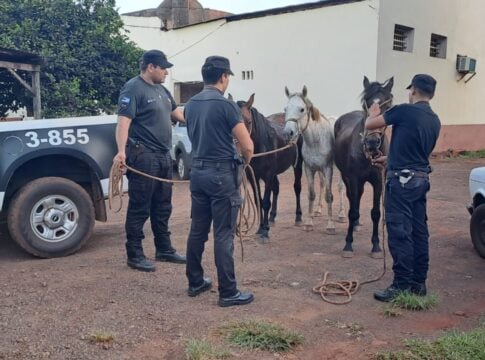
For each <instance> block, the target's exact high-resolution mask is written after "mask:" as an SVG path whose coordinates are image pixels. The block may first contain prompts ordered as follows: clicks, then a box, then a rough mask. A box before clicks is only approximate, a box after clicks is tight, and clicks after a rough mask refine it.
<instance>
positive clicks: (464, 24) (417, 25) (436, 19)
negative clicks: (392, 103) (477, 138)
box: [377, 0, 485, 125]
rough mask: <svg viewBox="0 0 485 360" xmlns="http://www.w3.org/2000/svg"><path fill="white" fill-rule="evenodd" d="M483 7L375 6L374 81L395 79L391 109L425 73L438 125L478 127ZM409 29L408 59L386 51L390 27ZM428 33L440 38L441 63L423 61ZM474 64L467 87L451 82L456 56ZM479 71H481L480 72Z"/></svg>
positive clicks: (470, 1) (470, 0) (383, 2)
mask: <svg viewBox="0 0 485 360" xmlns="http://www.w3.org/2000/svg"><path fill="white" fill-rule="evenodd" d="M484 16H485V1H483V0H426V1H423V0H406V1H403V0H380V12H379V46H378V61H377V69H378V71H377V76H378V77H381V78H383V77H388V76H391V75H394V76H395V80H396V81H395V85H394V88H395V90H394V95H395V98H396V103H400V102H407V91H406V90H405V87H406V86H407V85H408V84H409V82H410V79H411V78H412V76H413V75H414V74H416V73H429V74H431V75H432V76H433V77H435V78H436V80H437V81H438V85H437V90H436V95H435V98H434V99H433V101H432V106H433V108H434V110H435V111H436V112H437V113H438V115H439V116H440V118H441V120H442V123H443V124H445V125H450V124H483V123H485V121H484V120H485V116H484V115H483V110H482V107H481V104H482V103H483V99H485V78H484V74H482V73H481V71H484V72H485V67H484V66H485V40H484V38H483V35H484V34H485V21H484ZM395 24H400V25H405V26H409V27H412V28H414V29H415V33H414V51H413V52H412V53H406V52H398V51H394V50H392V46H393V34H394V25H395ZM431 33H435V34H439V35H443V36H446V37H447V38H448V43H447V57H446V59H438V58H432V57H430V56H429V46H430V37H431ZM457 54H460V55H468V56H471V57H473V58H476V59H477V75H476V76H475V77H474V78H473V79H472V80H471V81H470V82H468V83H467V84H465V82H464V81H463V80H462V81H457V80H458V78H459V74H458V73H457V72H456V70H455V68H456V56H457ZM482 69H484V70H482Z"/></svg>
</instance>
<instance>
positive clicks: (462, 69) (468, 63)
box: [456, 55, 477, 74]
mask: <svg viewBox="0 0 485 360" xmlns="http://www.w3.org/2000/svg"><path fill="white" fill-rule="evenodd" d="M476 67H477V60H476V59H473V58H471V57H468V56H463V55H457V57H456V71H458V72H459V73H460V74H469V73H475V72H476V71H475V69H476Z"/></svg>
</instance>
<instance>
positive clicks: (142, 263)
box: [126, 257, 156, 272]
mask: <svg viewBox="0 0 485 360" xmlns="http://www.w3.org/2000/svg"><path fill="white" fill-rule="evenodd" d="M126 264H127V265H128V266H129V267H131V268H132V269H135V270H139V271H145V272H153V271H155V270H156V268H155V265H153V264H152V263H151V262H150V261H148V260H147V259H146V258H145V257H138V258H132V259H128V260H127V261H126Z"/></svg>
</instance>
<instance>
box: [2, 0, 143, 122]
mask: <svg viewBox="0 0 485 360" xmlns="http://www.w3.org/2000/svg"><path fill="white" fill-rule="evenodd" d="M0 47H4V48H9V49H15V50H21V51H27V52H32V53H35V54H38V55H41V56H43V57H45V59H46V63H45V65H44V66H43V67H42V70H41V97H42V112H43V116H44V117H62V116H81V115H97V114H99V113H101V112H107V113H112V112H113V111H114V109H115V106H116V103H117V98H118V94H119V91H120V88H121V87H122V85H123V84H124V83H125V82H126V80H128V79H129V78H130V77H133V76H135V75H136V73H137V72H138V71H139V69H138V60H139V58H140V56H141V54H142V51H141V50H140V49H139V48H137V47H136V46H135V44H134V43H133V42H131V41H129V39H128V37H127V36H126V33H125V32H124V30H123V22H122V20H121V18H120V16H119V14H118V13H117V11H116V9H115V0H16V1H12V0H0ZM18 73H19V75H21V76H22V77H23V78H25V79H26V80H27V81H28V82H29V83H30V81H31V80H30V79H31V77H30V74H29V73H28V72H21V71H18ZM24 106H26V107H27V108H29V109H30V108H31V106H32V98H31V97H30V95H29V94H28V93H27V91H26V90H25V89H24V88H23V87H22V85H21V84H20V83H19V82H17V81H16V80H15V79H14V78H13V77H12V75H11V74H9V73H8V72H7V71H6V70H5V69H1V68H0V115H2V114H4V113H5V112H6V111H8V110H14V111H15V110H18V109H19V108H21V107H24Z"/></svg>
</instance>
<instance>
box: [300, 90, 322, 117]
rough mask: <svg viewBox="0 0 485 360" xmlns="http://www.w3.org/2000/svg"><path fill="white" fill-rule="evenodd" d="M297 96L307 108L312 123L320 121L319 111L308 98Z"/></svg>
mask: <svg viewBox="0 0 485 360" xmlns="http://www.w3.org/2000/svg"><path fill="white" fill-rule="evenodd" d="M298 96H300V97H301V98H302V100H303V102H304V103H305V105H306V106H307V108H308V111H309V112H310V114H311V116H312V120H313V121H320V116H321V113H320V110H318V108H317V107H316V106H314V105H313V103H312V102H311V100H310V99H309V98H307V97H305V96H303V94H302V93H298Z"/></svg>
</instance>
